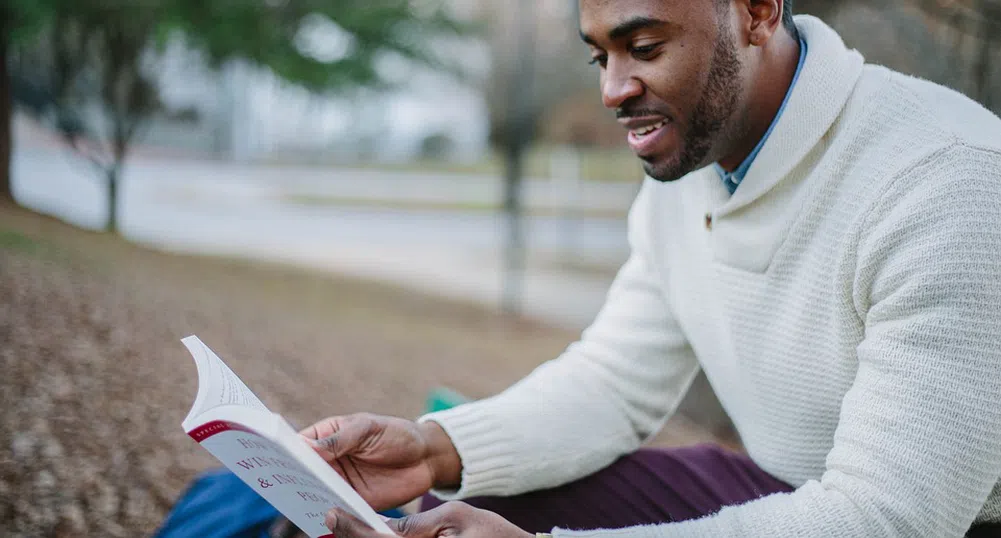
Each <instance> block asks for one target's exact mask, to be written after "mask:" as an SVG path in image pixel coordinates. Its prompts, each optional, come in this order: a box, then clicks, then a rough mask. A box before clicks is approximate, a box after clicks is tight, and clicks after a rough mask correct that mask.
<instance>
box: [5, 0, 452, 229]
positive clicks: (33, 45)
mask: <svg viewBox="0 0 1001 538" xmlns="http://www.w3.org/2000/svg"><path fill="white" fill-rule="evenodd" d="M466 30H468V28H467V27H465V26H463V25H462V24H460V23H458V22H456V21H455V20H453V19H452V18H451V17H449V16H448V15H447V14H446V12H445V11H444V8H443V7H442V5H441V4H440V3H439V0H3V4H0V31H2V32H0V43H2V45H3V52H4V56H5V58H4V60H5V64H6V67H7V68H8V69H11V66H12V65H13V63H12V61H11V57H10V56H9V52H10V51H11V49H12V46H13V48H14V49H16V50H17V58H18V64H17V66H16V67H17V71H18V72H17V77H15V81H14V82H12V80H11V79H10V78H8V77H3V78H2V83H0V86H2V87H0V91H2V93H3V95H6V96H9V95H11V90H12V86H13V89H15V90H17V89H19V90H22V91H21V92H14V93H15V94H17V93H20V94H21V95H27V98H25V99H22V103H24V104H26V105H27V106H28V107H29V108H30V109H32V110H33V111H35V113H36V114H37V115H39V116H45V117H54V121H55V127H56V128H57V129H58V130H59V132H60V133H61V134H62V136H63V138H64V139H65V140H66V142H67V143H68V145H70V146H71V147H72V148H73V149H74V150H76V151H77V152H78V153H79V154H81V155H82V156H84V157H86V158H87V159H88V160H89V161H90V162H91V163H92V164H93V165H94V166H95V167H96V169H97V171H98V172H99V173H100V174H101V175H102V176H103V177H104V178H105V180H106V185H107V191H108V192H107V196H108V199H109V201H110V211H109V217H108V223H107V229H108V230H109V231H112V232H114V231H117V218H116V216H117V206H118V194H117V193H118V191H117V184H118V180H119V177H120V172H121V168H122V165H123V163H124V161H125V158H126V156H127V155H128V151H129V147H130V145H131V143H132V142H133V140H134V139H135V136H136V134H137V132H138V131H139V130H140V129H141V128H142V127H143V125H145V123H146V122H147V120H148V119H149V118H150V117H151V116H152V115H153V114H155V113H157V112H159V111H160V110H161V109H162V102H161V100H160V94H159V81H158V79H157V73H156V67H155V65H156V64H155V62H151V61H150V58H151V54H150V53H155V52H158V51H161V52H162V51H163V50H164V48H165V46H166V45H167V44H168V42H170V41H171V40H172V38H175V37H179V38H182V39H183V43H184V45H185V46H187V47H189V48H191V49H193V50H196V51H200V52H202V53H203V54H204V57H205V59H206V60H207V61H208V63H209V64H210V65H211V66H215V67H218V66H221V65H222V64H224V63H226V62H227V61H230V60H236V59H239V60H243V61H247V62H249V63H250V64H252V65H257V66H260V67H264V68H267V69H270V70H271V71H272V72H274V73H275V74H276V75H277V76H279V77H280V78H282V79H284V80H286V81H287V82H290V83H292V84H296V85H299V86H302V87H304V88H306V89H308V90H311V91H314V92H335V91H344V90H347V89H350V88H358V87H375V86H384V85H387V84H388V81H387V76H386V75H387V73H386V69H382V70H380V62H382V61H383V60H385V59H388V58H392V57H393V56H395V57H396V58H397V59H402V60H404V61H409V62H415V63H420V64H424V65H430V66H433V67H439V68H442V69H446V68H449V67H450V66H447V65H445V64H444V63H443V62H442V61H440V60H439V59H438V57H437V55H436V54H435V53H434V52H433V49H434V48H435V46H436V45H437V46H438V48H441V46H442V45H443V44H446V43H447V40H448V38H454V37H459V36H461V35H463V34H464V33H465V31H466ZM397 65H399V63H397ZM453 71H456V70H454V69H453ZM5 73H6V72H5ZM94 104H96V105H98V108H99V110H100V115H101V117H100V118H99V120H97V121H92V122H90V123H88V121H87V119H86V115H84V114H82V113H80V111H81V110H84V109H85V108H86V107H87V106H88V105H94ZM2 106H3V107H4V109H3V112H4V114H3V117H4V120H3V121H4V123H5V124H6V125H5V129H4V131H3V132H4V133H6V134H5V135H4V140H3V141H4V142H5V144H6V145H5V147H7V148H8V150H5V151H3V152H2V153H3V161H4V162H3V163H0V165H2V166H3V168H4V169H5V170H9V166H10V163H9V160H10V152H9V141H10V140H9V136H10V134H9V133H10V114H9V112H10V108H9V107H10V100H9V99H8V98H4V99H3V104H2ZM3 183H4V184H3V185H0V187H3V188H2V189H0V192H2V193H8V194H6V196H8V197H9V192H10V184H9V179H7V180H5V181H4V182H3Z"/></svg>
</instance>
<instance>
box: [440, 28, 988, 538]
mask: <svg viewBox="0 0 1001 538" xmlns="http://www.w3.org/2000/svg"><path fill="white" fill-rule="evenodd" d="M796 21H797V25H798V27H799V29H800V31H801V33H802V35H803V37H804V39H805V40H806V42H807V44H808V46H809V51H810V52H809V55H808V56H807V59H806V64H805V66H804V68H803V72H802V74H801V77H800V79H799V81H798V82H797V84H796V87H795V88H794V89H793V92H792V95H791V96H790V98H789V102H788V108H787V109H786V110H785V113H784V114H783V115H782V117H781V118H780V120H779V122H778V124H777V125H776V128H775V130H774V132H773V133H772V134H771V136H770V137H769V139H768V141H767V143H766V144H765V145H764V147H763V148H762V150H761V153H760V154H759V155H758V157H757V159H755V161H754V163H753V164H752V166H751V168H750V169H749V170H748V174H747V176H746V178H745V179H744V182H743V183H742V184H741V187H740V188H739V189H737V191H736V192H735V193H734V194H733V196H730V195H729V193H728V192H727V190H726V188H725V187H724V186H723V185H722V184H721V182H720V180H719V176H718V175H717V173H716V171H715V170H714V169H713V167H711V166H710V167H707V168H705V169H702V170H699V171H696V172H693V173H692V174H690V175H689V176H687V177H685V178H683V179H681V180H679V181H676V182H672V183H658V182H655V181H653V180H649V179H648V180H647V181H646V182H645V183H644V185H643V187H642V189H641V191H640V194H639V195H638V197H637V200H636V201H635V203H634V206H633V208H632V211H631V213H630V220H629V223H630V226H629V239H630V245H631V256H630V258H629V260H628V261H627V262H626V264H625V265H624V266H623V268H622V269H621V271H620V273H619V275H618V277H617V279H616V281H615V282H614V284H613V286H612V288H611V290H610V291H609V294H608V298H607V301H606V304H605V306H604V307H603V309H602V310H601V312H600V313H599V315H598V317H597V319H596V321H595V322H594V324H593V325H592V326H591V327H590V328H588V329H587V331H585V332H584V334H583V335H582V337H581V339H580V341H579V342H577V343H575V344H573V345H571V346H570V347H569V348H568V349H567V350H566V352H565V353H564V354H563V355H561V356H560V357H559V358H558V359H556V360H553V361H550V362H548V363H546V364H544V365H542V366H540V367H539V368H538V369H537V370H536V371H535V372H533V373H532V374H531V375H529V376H528V377H527V378H525V379H524V380H522V381H521V382H519V383H518V384H516V385H514V386H513V387H512V388H510V389H508V390H507V391H505V392H503V393H501V394H500V395H497V396H495V397H492V398H489V399H486V400H482V401H479V402H475V403H472V404H469V405H466V406H462V407H459V408H456V409H453V410H449V411H446V412H442V413H438V414H434V415H430V416H428V417H424V418H423V419H422V420H434V421H436V422H438V423H439V424H441V425H442V427H443V428H444V430H445V431H446V432H447V433H448V435H449V436H450V437H451V439H452V440H453V442H454V444H455V446H456V448H457V450H458V452H459V455H460V457H461V458H462V462H463V475H462V485H461V488H460V489H459V490H458V491H454V492H437V493H438V494H439V495H441V496H443V497H446V498H461V497H471V496H481V495H513V494H518V493H522V492H527V491H533V490H539V489H544V488H550V487H555V486H557V485H561V484H564V483H567V482H570V481H573V480H577V479H579V478H582V477H584V476H586V475H588V474H590V473H593V472H595V471H597V470H599V469H601V468H603V467H605V466H607V465H609V464H610V463H612V462H613V461H614V460H615V459H616V458H618V457H619V456H621V455H623V454H626V453H629V452H631V451H634V450H636V449H637V448H638V447H639V446H640V445H641V444H642V443H643V442H644V441H645V440H646V439H648V438H649V437H650V436H652V435H653V434H654V433H656V432H657V430H658V429H659V428H660V427H661V426H662V425H663V424H664V422H665V420H666V419H667V418H668V417H669V416H670V415H671V414H672V413H673V412H674V410H675V409H676V407H677V405H678V403H679V401H680V400H681V398H682V396H683V395H684V393H685V391H686V390H687V389H688V387H689V384H690V383H691V381H692V379H693V378H694V377H695V375H696V373H697V372H698V370H699V369H700V368H701V369H703V370H705V372H706V374H707V376H708V378H709V380H710V382H711V384H712V385H713V387H714V389H715V390H716V392H717V394H718V395H719V397H720V399H721V402H722V403H723V406H724V408H725V409H726V411H727V412H728V414H729V415H730V417H731V418H732V419H733V421H734V424H735V425H736V427H737V429H738V431H739V433H740V435H741V437H742V439H743V442H744V445H745V447H746V449H747V451H748V454H749V455H750V456H751V458H752V459H753V460H754V461H755V462H756V463H757V464H758V465H759V466H761V467H762V468H763V469H765V470H766V471H768V472H769V473H771V474H772V475H774V476H776V477H778V478H780V479H782V480H784V481H786V482H788V483H790V484H792V485H793V486H795V487H796V488H797V489H796V491H794V492H793V493H789V494H779V495H772V496H769V497H765V498H762V499H759V500H756V501H753V502H750V503H747V504H744V505H741V506H734V507H728V508H724V509H723V510H721V511H720V512H719V513H717V514H714V515H711V516H708V517H705V518H703V519H700V520H696V521H687V522H680V523H666V524H663V525H655V526H646V527H636V528H631V529H620V530H615V531H611V530H589V531H576V532H575V531H568V530H562V529H554V535H555V536H559V537H569V536H594V537H602V536H610V537H611V536H615V537H636V538H641V537H647V538H654V537H658V538H669V537H718V536H749V537H769V538H774V537H785V536H789V537H793V536H795V537H799V536H851V537H858V536H894V537H896V536H900V537H903V536H935V537H958V536H962V535H963V534H964V533H965V532H966V531H967V529H968V528H969V527H970V526H971V524H972V523H974V521H977V522H981V521H1001V486H999V482H998V479H999V476H1001V141H999V139H1001V121H999V120H998V118H996V117H995V116H993V115H992V114H990V113H989V112H988V111H986V110H985V109H983V108H982V107H980V106H979V105H977V104H976V103H974V102H972V101H970V100H968V99H966V98H965V97H963V96H961V95H960V94H958V93H955V92H953V91H951V90H948V89H945V88H943V87H940V86H937V85H934V84H932V83H929V82H925V81H922V80H918V79H915V78H911V77H907V76H904V75H901V74H898V73H895V72H892V71H890V70H888V69H885V68H881V67H878V66H872V65H865V64H864V62H863V59H862V57H861V56H860V55H859V54H858V53H857V52H854V51H851V50H848V49H847V48H846V47H845V45H844V44H843V43H842V41H841V39H840V37H839V36H838V35H837V34H836V33H835V32H834V31H833V30H832V29H830V28H829V27H827V26H826V25H824V24H823V23H822V22H821V21H819V20H817V19H814V18H811V17H806V16H800V17H797V19H796ZM707 215H708V216H709V217H710V218H708V219H707V218H706V217H707ZM707 224H711V226H707Z"/></svg>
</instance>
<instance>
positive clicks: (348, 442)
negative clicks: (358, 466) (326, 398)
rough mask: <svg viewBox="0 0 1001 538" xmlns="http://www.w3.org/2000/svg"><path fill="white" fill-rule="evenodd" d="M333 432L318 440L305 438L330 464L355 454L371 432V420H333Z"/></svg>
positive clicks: (357, 418)
mask: <svg viewBox="0 0 1001 538" xmlns="http://www.w3.org/2000/svg"><path fill="white" fill-rule="evenodd" d="M332 422H333V424H331V425H330V429H332V430H333V432H332V433H331V434H330V435H327V436H326V437H321V438H319V439H310V438H308V437H307V438H306V440H307V442H309V444H310V445H312V446H313V448H314V449H316V450H317V452H319V453H320V455H321V456H323V459H324V460H326V461H328V462H330V461H333V460H336V459H340V458H343V457H344V456H347V455H349V454H351V453H353V452H355V451H356V450H357V449H358V447H359V446H361V444H362V443H363V442H364V440H365V437H366V436H368V435H369V432H370V431H371V429H372V428H371V427H372V424H371V420H368V419H366V418H363V417H357V416H350V417H342V418H337V419H334V420H333V421H332Z"/></svg>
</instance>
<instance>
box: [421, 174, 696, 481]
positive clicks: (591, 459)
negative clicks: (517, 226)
mask: <svg viewBox="0 0 1001 538" xmlns="http://www.w3.org/2000/svg"><path fill="white" fill-rule="evenodd" d="M651 187H653V185H651V184H650V183H649V180H648V183H647V184H646V185H644V187H643V189H642V190H641V192H640V194H639V196H638V198H637V200H636V202H635V203H634V204H633V208H632V211H631V212H630V218H629V242H630V248H631V249H632V254H631V256H630V258H629V261H627V262H626V264H625V265H624V266H623V268H622V269H621V271H620V272H619V275H618V276H617V277H616V280H615V282H614V284H613V285H612V287H611V290H610V291H609V293H608V297H607V299H606V302H605V305H604V307H603V308H602V310H601V312H600V313H599V315H598V317H597V319H596V321H595V322H594V324H593V325H592V326H591V327H590V328H589V329H588V330H587V331H585V332H584V334H583V336H582V338H581V340H580V341H579V342H577V343H575V344H573V345H572V346H570V347H569V348H568V349H567V351H566V352H565V353H564V354H563V355H562V356H560V357H559V358H558V359H556V360H553V361H550V362H548V363H546V364H544V365H542V366H541V367H539V368H538V369H537V370H536V371H535V372H533V373H532V374H531V375H529V376H528V377H527V378H525V379H524V380H522V381H521V382H519V383H518V384H516V385H514V386H513V387H511V388H510V389H508V390H507V391H505V392H503V393H502V394H500V395H498V396H495V397H493V398H489V399H487V400H483V401H480V402H475V403H472V404H468V405H464V406H461V407H458V408H455V409H452V410H448V411H445V412H441V413H435V414H432V415H429V416H427V417H424V418H422V419H421V421H422V422H427V421H434V422H436V423H438V424H440V425H441V426H442V428H443V429H444V431H445V432H446V433H447V434H448V436H449V437H450V439H451V441H452V443H453V444H454V446H455V448H456V449H457V455H458V456H460V457H461V464H462V466H461V467H462V472H461V488H460V489H459V490H458V491H457V492H456V491H453V492H443V491H436V493H437V494H439V495H440V496H442V497H445V498H464V497H472V496H480V495H514V494H518V493H523V492H526V491H534V490H538V489H544V488H548V487H555V486H558V485H561V484H564V483H567V482H571V481H573V480H576V479H578V478H582V477H584V476H586V475H588V474H591V473H593V472H595V471H598V470H599V469H602V468H604V467H606V466H607V465H609V464H610V463H612V462H613V461H614V460H615V459H616V458H617V457H619V456H621V455H622V454H625V453H628V452H631V451H633V450H635V449H636V448H638V447H639V445H640V444H641V443H642V442H643V441H644V440H645V438H646V437H648V436H650V435H652V434H654V433H656V431H657V430H658V429H659V428H660V426H661V425H662V424H663V422H664V421H665V420H666V419H667V417H668V416H669V415H670V414H671V413H672V412H673V411H674V409H675V408H676V407H677V405H678V403H679V401H680V399H681V397H682V396H683V395H684V393H685V391H686V390H687V388H688V386H689V384H690V383H691V382H692V380H693V379H694V377H695V375H696V374H697V373H698V363H697V361H696V359H695V356H694V354H693V353H692V351H691V349H690V348H689V346H688V344H687V341H686V340H685V338H684V336H683V335H682V333H681V330H680V329H679V328H678V327H677V325H676V324H675V321H674V319H673V317H672V315H671V313H670V312H669V309H668V308H667V304H666V301H665V299H664V296H663V291H662V289H661V286H660V275H659V274H658V271H659V269H658V268H657V264H656V262H655V261H654V259H653V258H654V256H653V251H652V249H651V247H650V244H649V240H648V237H649V227H650V226H651V225H653V224H654V222H653V219H651V218H650V215H649V205H650V204H649V201H650V200H649V198H650V196H651V195H652V194H653V193H652V192H651ZM453 478H458V477H453ZM439 485H441V484H439Z"/></svg>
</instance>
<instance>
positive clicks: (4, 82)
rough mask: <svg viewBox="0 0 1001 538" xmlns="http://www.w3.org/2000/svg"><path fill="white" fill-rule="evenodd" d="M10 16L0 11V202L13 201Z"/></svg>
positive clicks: (4, 11)
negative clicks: (8, 59) (8, 57)
mask: <svg viewBox="0 0 1001 538" xmlns="http://www.w3.org/2000/svg"><path fill="white" fill-rule="evenodd" d="M9 25H10V14H9V13H7V12H6V10H3V11H0V62H3V64H2V65H0V202H3V201H9V202H12V201H14V192H13V186H12V184H13V178H12V176H11V171H10V165H11V147H12V138H13V134H12V129H11V118H12V115H11V106H12V105H11V90H10V72H9V67H8V62H7V50H8V47H9V43H8V40H9V39H10V27H9Z"/></svg>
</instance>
